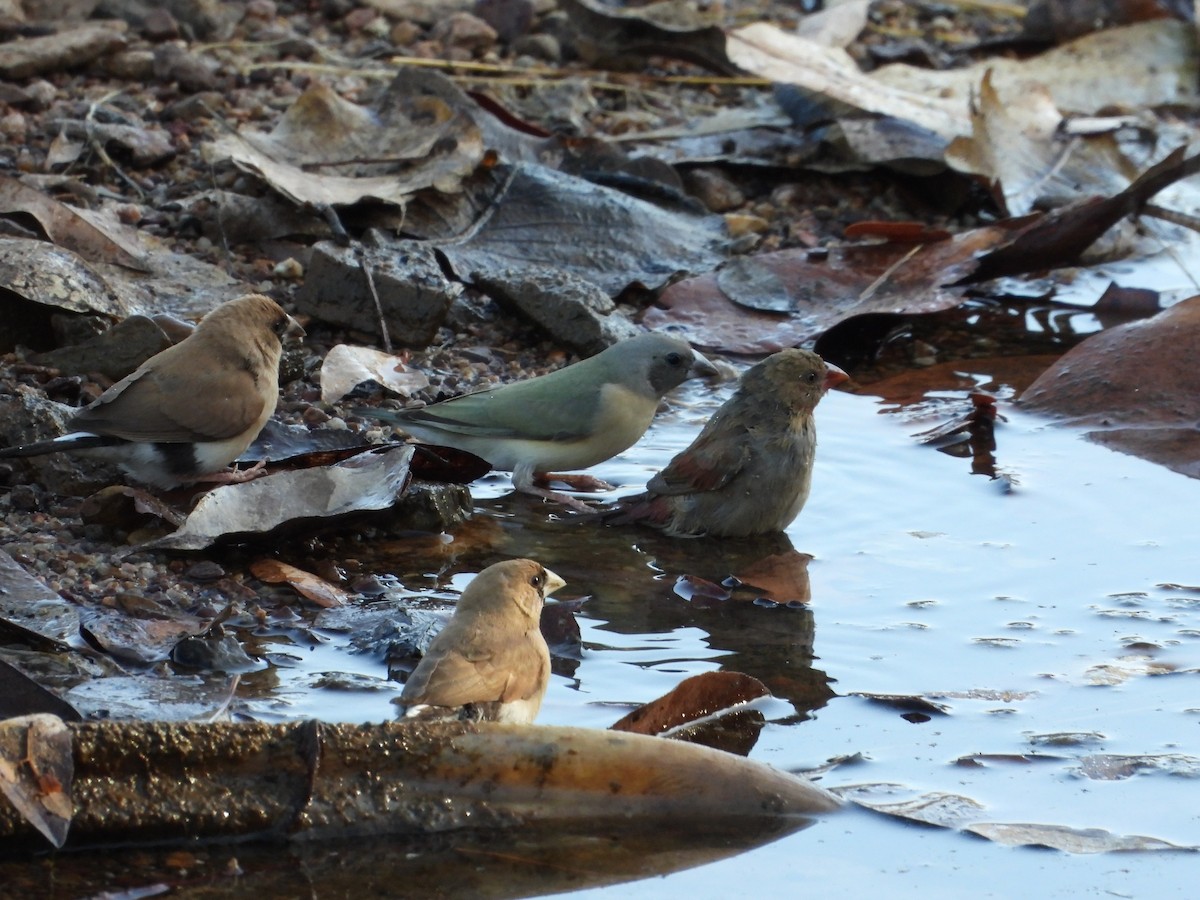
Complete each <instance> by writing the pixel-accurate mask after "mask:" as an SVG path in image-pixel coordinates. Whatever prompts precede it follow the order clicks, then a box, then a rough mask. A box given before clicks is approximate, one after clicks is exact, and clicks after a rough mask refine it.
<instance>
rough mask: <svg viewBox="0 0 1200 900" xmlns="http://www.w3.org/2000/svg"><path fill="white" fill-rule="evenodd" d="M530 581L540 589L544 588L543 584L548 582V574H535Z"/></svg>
mask: <svg viewBox="0 0 1200 900" xmlns="http://www.w3.org/2000/svg"><path fill="white" fill-rule="evenodd" d="M529 583H530V584H532V585H533V586H534V587H535V588H537V589H538V590H539V591H540V590H541V589H542V585H544V584H545V583H546V576H545V574H544V573H540V574H537V575H534V576H533V577H532V578H530V579H529Z"/></svg>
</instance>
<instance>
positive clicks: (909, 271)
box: [643, 226, 1007, 354]
mask: <svg viewBox="0 0 1200 900" xmlns="http://www.w3.org/2000/svg"><path fill="white" fill-rule="evenodd" d="M1006 236H1007V233H1006V232H1005V230H1004V229H1003V228H1000V227H997V226H991V227H986V228H978V229H975V230H973V231H969V232H965V233H964V234H961V235H958V236H956V237H954V238H951V239H950V240H935V241H932V242H930V243H925V244H858V245H849V246H844V247H833V248H830V249H829V251H828V253H820V254H814V253H811V252H809V251H806V250H781V251H779V252H777V253H764V254H761V255H759V256H753V257H745V258H741V259H739V260H737V262H736V265H731V266H730V267H727V269H726V270H722V272H721V273H720V274H708V275H701V276H699V277H698V278H692V279H686V280H684V281H679V282H676V283H675V284H672V285H671V286H670V287H668V288H667V289H666V290H664V291H663V292H662V295H661V296H660V297H659V300H658V305H657V306H655V307H652V308H651V309H649V310H647V312H646V314H645V317H644V319H643V321H644V322H645V324H646V325H647V326H649V327H650V328H654V329H664V328H670V329H672V330H674V331H677V332H678V333H680V334H681V335H682V336H683V337H684V338H685V339H686V340H688V341H690V342H692V343H693V344H695V345H697V346H699V347H702V348H706V349H718V350H722V351H725V352H728V353H740V354H763V353H774V352H775V351H777V350H781V349H783V348H784V347H796V346H799V345H801V344H804V343H806V342H808V341H811V340H812V339H813V338H815V337H816V336H817V335H818V334H820V333H821V332H823V331H825V330H826V329H828V328H830V327H832V326H833V325H835V324H836V323H838V322H840V321H842V320H843V319H848V318H850V317H852V316H857V315H862V314H864V313H872V312H883V313H889V314H891V313H924V312H935V311H937V310H941V309H949V308H951V307H953V306H956V305H957V304H958V303H959V301H960V299H961V297H962V289H960V288H957V287H939V285H946V284H948V283H949V282H953V281H957V280H959V279H960V278H963V277H966V275H967V273H969V272H973V271H974V269H975V257H976V255H977V254H979V253H980V252H982V251H983V250H985V249H987V248H989V247H993V246H996V245H997V244H999V243H1001V242H1002V241H1004V240H1005V239H1006Z"/></svg>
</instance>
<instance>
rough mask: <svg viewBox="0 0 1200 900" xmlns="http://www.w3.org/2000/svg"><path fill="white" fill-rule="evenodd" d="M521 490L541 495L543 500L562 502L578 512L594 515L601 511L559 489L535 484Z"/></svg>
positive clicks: (537, 495) (536, 495)
mask: <svg viewBox="0 0 1200 900" xmlns="http://www.w3.org/2000/svg"><path fill="white" fill-rule="evenodd" d="M520 490H522V492H523V493H526V494H532V495H533V496H535V497H541V498H542V499H543V500H549V501H550V502H551V503H560V504H562V505H563V506H565V507H567V508H568V509H570V510H572V511H574V512H577V513H585V514H587V515H594V514H595V513H598V512H599V510H598V509H596V507H594V506H588V505H587V504H586V503H584V502H583V501H582V500H580V499H578V498H576V497H572V496H571V495H570V494H562V493H559V492H558V491H551V490H547V489H546V488H540V487H533V486H531V487H526V488H522V489H520Z"/></svg>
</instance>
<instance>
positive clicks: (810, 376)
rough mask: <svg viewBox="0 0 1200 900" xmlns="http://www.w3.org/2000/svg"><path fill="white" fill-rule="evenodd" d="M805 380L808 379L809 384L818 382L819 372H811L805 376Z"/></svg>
mask: <svg viewBox="0 0 1200 900" xmlns="http://www.w3.org/2000/svg"><path fill="white" fill-rule="evenodd" d="M804 380H805V381H807V382H808V383H809V384H816V383H817V373H816V372H809V373H808V374H807V375H805V376H804Z"/></svg>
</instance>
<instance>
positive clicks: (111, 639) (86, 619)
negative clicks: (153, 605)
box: [80, 607, 212, 663]
mask: <svg viewBox="0 0 1200 900" xmlns="http://www.w3.org/2000/svg"><path fill="white" fill-rule="evenodd" d="M80 620H81V621H80V630H81V631H82V633H83V634H84V635H85V636H86V637H87V639H88V640H89V641H90V642H91V643H92V644H94V645H95V646H97V647H99V648H100V649H102V650H104V651H105V652H106V653H110V654H112V655H113V656H114V657H116V658H117V659H121V660H127V661H130V662H136V663H153V662H161V661H162V660H165V659H168V658H170V656H171V651H172V650H173V649H174V648H175V645H176V644H178V643H179V642H180V641H181V640H183V639H184V638H187V637H194V636H195V635H198V634H203V633H204V632H205V631H207V630H208V628H209V626H210V625H211V624H212V623H211V621H209V620H207V619H200V618H198V617H196V616H189V615H185V614H183V613H177V612H172V614H171V617H170V618H153V619H150V618H147V619H140V618H134V617H132V616H130V615H129V614H128V613H126V612H125V611H123V610H112V609H105V608H102V607H100V608H94V609H89V610H86V611H85V612H84V613H83V614H82V615H81V617H80Z"/></svg>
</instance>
